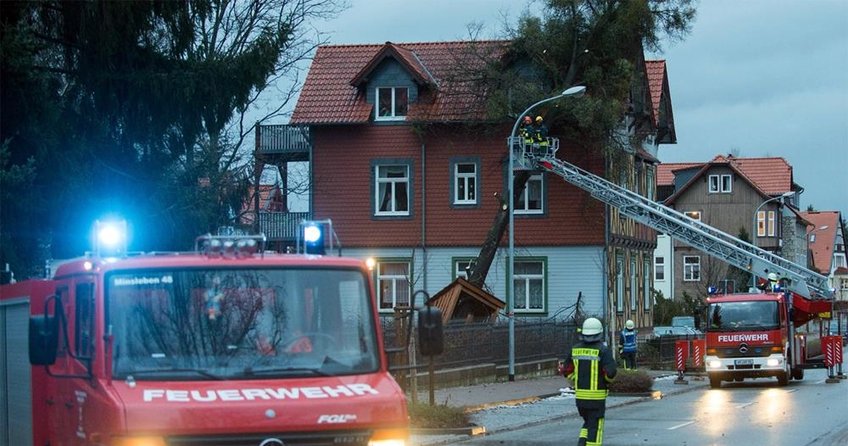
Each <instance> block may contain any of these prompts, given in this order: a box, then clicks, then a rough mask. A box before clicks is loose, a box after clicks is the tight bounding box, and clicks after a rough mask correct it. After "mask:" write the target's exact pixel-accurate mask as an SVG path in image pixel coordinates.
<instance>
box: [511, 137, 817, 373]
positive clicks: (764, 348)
mask: <svg viewBox="0 0 848 446" xmlns="http://www.w3.org/2000/svg"><path fill="white" fill-rule="evenodd" d="M507 143H508V144H509V147H510V148H511V150H512V151H513V156H514V157H515V158H514V159H515V160H516V163H515V166H516V168H517V169H530V170H542V171H545V172H550V173H553V174H555V175H558V176H560V177H562V178H563V179H564V180H565V181H567V182H569V183H571V184H573V185H575V186H577V187H579V188H581V189H583V190H584V191H586V192H588V193H589V194H590V195H591V196H592V197H594V198H595V199H597V200H600V201H602V202H604V203H606V204H608V205H610V206H613V207H615V208H616V209H618V210H619V212H620V213H621V214H622V215H623V216H626V217H628V218H630V219H632V220H634V221H635V222H637V223H641V224H643V225H645V226H648V227H650V228H652V229H655V230H657V231H660V232H662V233H665V234H668V235H670V236H671V237H673V238H674V239H676V240H678V241H681V242H683V243H686V244H688V245H690V246H692V247H693V248H696V249H698V250H700V251H702V252H704V253H706V254H709V255H711V256H713V257H715V258H717V259H719V260H722V261H724V262H726V263H728V264H730V265H733V266H735V267H738V268H741V269H743V270H747V271H750V272H751V273H752V274H755V275H757V276H760V277H767V276H769V275H770V274H772V275H777V276H778V277H780V278H781V280H780V283H779V285H777V286H774V287H772V288H770V289H769V290H767V292H766V293H762V294H761V293H739V294H733V295H724V296H710V297H709V298H708V299H707V316H708V322H710V323H709V324H708V325H707V326H706V327H704V328H705V332H706V355H705V357H704V360H705V362H704V363H705V364H706V367H707V373H708V375H709V377H710V384H711V386H712V387H719V386H720V385H721V382H722V381H733V380H737V381H738V380H742V379H745V378H756V377H766V376H773V377H777V379H778V382H779V383H780V384H781V385H785V384H787V382H788V380H789V378H790V377H791V378H794V379H803V376H804V374H803V370H804V369H805V368H811V367H819V366H820V365H818V364H811V363H809V362H807V360H806V339H805V337H804V335H802V334H796V332H795V329H796V328H798V327H800V326H802V325H804V324H806V323H807V322H809V321H811V320H815V319H819V318H829V317H830V314H831V312H832V306H833V300H832V296H833V293H832V291H831V290H830V289H829V286H828V282H827V277H825V276H823V275H821V274H819V273H817V272H815V271H812V270H810V269H808V268H805V267H804V266H801V265H798V264H796V263H793V262H790V261H788V260H786V259H784V258H782V257H780V256H777V255H775V254H773V253H771V252H768V251H766V250H764V249H762V248H759V247H757V246H755V245H753V244H751V243H748V242H745V241H743V240H740V239H738V238H736V237H734V236H732V235H729V234H727V233H725V232H722V231H720V230H718V229H716V228H714V227H711V226H709V225H706V224H704V223H702V222H700V221H697V220H694V219H692V218H689V217H687V216H686V215H684V214H683V213H681V212H678V211H676V210H674V209H672V208H669V207H667V206H664V205H662V204H660V203H657V202H655V201H652V200H650V199H648V198H646V197H643V196H641V195H639V194H637V193H635V192H633V191H631V190H628V189H626V188H624V187H621V186H619V185H617V184H615V183H612V182H610V181H608V180H606V179H604V178H601V177H599V176H597V175H595V174H593V173H591V172H588V171H586V170H584V169H581V168H580V167H577V166H575V165H573V164H571V163H568V162H567V161H564V160H562V159H560V158H557V157H556V152H557V149H558V148H559V141H558V140H556V138H550V141H549V142H548V145H547V146H546V147H539V146H537V145H527V144H525V142H524V140H523V138H509V140H508V141H507ZM748 314H750V316H751V319H752V320H751V321H745V320H744V319H743V318H744V317H746V316H747V315H748ZM737 319H738V320H737ZM742 323H747V324H745V325H743V324H742Z"/></svg>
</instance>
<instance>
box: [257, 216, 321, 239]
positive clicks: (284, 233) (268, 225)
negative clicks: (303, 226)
mask: <svg viewBox="0 0 848 446" xmlns="http://www.w3.org/2000/svg"><path fill="white" fill-rule="evenodd" d="M311 218H312V215H311V213H309V212H259V230H260V231H261V232H262V233H263V234H265V237H268V240H292V241H294V240H297V229H298V225H299V224H300V222H301V221H303V220H310V219H311Z"/></svg>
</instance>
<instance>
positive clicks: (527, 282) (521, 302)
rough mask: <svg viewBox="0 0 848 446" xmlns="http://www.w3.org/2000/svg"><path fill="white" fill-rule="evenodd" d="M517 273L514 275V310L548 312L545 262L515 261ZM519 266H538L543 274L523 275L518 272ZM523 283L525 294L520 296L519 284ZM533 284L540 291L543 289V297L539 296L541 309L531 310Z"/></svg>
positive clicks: (539, 260) (536, 260)
mask: <svg viewBox="0 0 848 446" xmlns="http://www.w3.org/2000/svg"><path fill="white" fill-rule="evenodd" d="M514 264H515V271H513V274H512V295H513V299H514V300H513V302H514V308H515V310H516V311H521V312H522V313H544V312H545V311H546V308H545V307H546V305H547V296H546V295H545V294H546V291H545V289H546V288H547V287H546V285H545V270H546V269H547V268H546V266H545V261H544V260H541V259H515V260H514ZM519 264H538V265H539V267H540V269H541V272H539V273H522V272H518V265H519ZM519 283H522V284H523V285H524V293H522V294H523V295H522V296H519V293H518V289H517V288H518V284H519ZM531 284H537V285H538V286H539V289H541V293H542V295H541V296H539V298H540V299H541V307H540V308H530V305H531V301H532V296H531V293H530V290H531V288H532V287H531Z"/></svg>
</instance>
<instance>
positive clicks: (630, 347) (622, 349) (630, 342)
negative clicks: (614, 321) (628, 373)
mask: <svg viewBox="0 0 848 446" xmlns="http://www.w3.org/2000/svg"><path fill="white" fill-rule="evenodd" d="M618 353H619V354H621V359H623V360H624V368H625V369H635V368H636V325H635V324H634V323H633V321H631V320H630V319H628V320H627V322H625V323H624V330H621V334H619V335H618Z"/></svg>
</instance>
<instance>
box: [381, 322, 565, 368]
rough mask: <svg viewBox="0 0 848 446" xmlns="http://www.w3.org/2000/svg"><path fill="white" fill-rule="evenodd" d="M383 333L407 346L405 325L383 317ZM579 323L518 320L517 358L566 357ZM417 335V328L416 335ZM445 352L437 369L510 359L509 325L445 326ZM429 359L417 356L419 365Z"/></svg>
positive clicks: (390, 341)
mask: <svg viewBox="0 0 848 446" xmlns="http://www.w3.org/2000/svg"><path fill="white" fill-rule="evenodd" d="M382 323H383V333H384V335H385V338H386V339H385V341H386V346H387V348H388V349H390V350H391V349H394V348H402V347H405V345H406V344H405V339H406V332H405V331H403V330H405V324H401V325H400V326H398V320H392V319H388V318H386V319H383V321H382ZM576 335H577V331H576V326H574V324H572V323H570V322H564V321H550V320H548V321H540V322H524V321H522V322H516V323H515V327H514V345H515V361H516V362H528V361H534V360H539V359H544V358H552V357H563V356H564V354H565V352H566V349H568V348H570V347H571V345H572V344H573V343H574V342H575V341H576V339H577V338H576ZM414 336H415V333H414V330H413V337H414ZM444 346H445V349H444V352H443V353H442V354H441V355H438V356H435V357H434V358H433V360H434V364H435V367H436V368H437V369H448V368H455V367H465V366H472V365H477V364H483V363H494V364H498V365H503V364H507V363H508V362H509V326H508V324H507V323H506V322H501V323H491V322H484V323H468V324H466V323H450V324H448V325H447V326H445V327H444ZM428 361H429V358H424V357H422V356H421V355H417V357H416V362H415V363H416V364H421V365H422V366H421V367H419V368H423V367H426V366H425V364H427V363H428Z"/></svg>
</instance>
